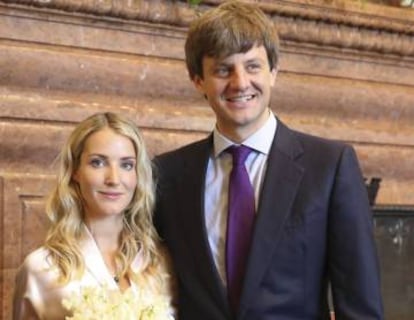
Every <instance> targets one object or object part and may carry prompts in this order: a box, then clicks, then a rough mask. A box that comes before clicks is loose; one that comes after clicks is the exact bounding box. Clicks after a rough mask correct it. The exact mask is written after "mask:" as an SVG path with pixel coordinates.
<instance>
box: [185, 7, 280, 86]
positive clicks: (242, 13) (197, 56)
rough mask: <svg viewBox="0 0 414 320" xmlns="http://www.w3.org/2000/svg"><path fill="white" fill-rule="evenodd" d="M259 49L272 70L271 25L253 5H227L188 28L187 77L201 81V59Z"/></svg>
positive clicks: (276, 43)
mask: <svg viewBox="0 0 414 320" xmlns="http://www.w3.org/2000/svg"><path fill="white" fill-rule="evenodd" d="M261 45H263V46H264V47H265V49H266V53H267V59H268V61H269V67H270V69H274V68H276V66H277V62H278V55H279V53H278V50H279V39H278V36H277V32H276V29H275V26H274V25H273V23H272V21H271V20H270V19H269V18H268V17H267V16H266V14H265V13H264V12H263V11H262V10H261V9H260V8H259V7H258V6H257V5H254V4H251V3H245V2H241V1H227V2H225V3H223V4H221V5H220V6H218V7H216V8H213V9H211V10H208V11H206V12H205V13H204V14H203V15H202V16H201V17H200V18H198V19H196V20H195V21H194V22H193V23H192V24H191V26H190V29H189V31H188V35H187V40H186V43H185V56H186V64H187V69H188V73H189V76H190V78H191V79H194V76H196V75H197V76H199V77H201V78H203V66H202V60H203V57H204V56H209V57H213V58H224V57H227V56H229V55H232V54H235V53H240V52H247V51H249V50H250V49H251V48H252V47H254V46H261Z"/></svg>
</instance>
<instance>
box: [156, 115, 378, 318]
mask: <svg viewBox="0 0 414 320" xmlns="http://www.w3.org/2000/svg"><path fill="white" fill-rule="evenodd" d="M211 149H212V136H210V137H208V138H207V139H205V140H202V141H199V142H196V143H194V144H191V145H188V146H185V147H183V148H181V149H179V150H175V151H172V152H169V153H166V154H163V155H161V156H159V157H157V158H156V159H155V164H156V170H158V173H157V174H158V192H157V197H158V198H157V206H156V212H155V223H156V227H157V230H158V231H159V233H160V235H161V237H162V238H163V239H164V240H165V242H166V244H167V246H168V247H169V249H170V251H171V254H172V258H173V261H174V265H175V268H176V272H177V276H178V283H179V305H178V308H179V320H195V319H197V320H203V319H206V320H207V319H208V320H224V319H245V320H255V319H261V320H267V319H269V320H270V319H272V320H282V319H283V320H285V319H286V320H288V319H289V320H299V319H301V320H311V319H328V318H329V310H328V309H329V308H328V299H327V296H328V294H327V291H328V287H329V285H328V283H329V282H330V283H331V286H332V297H333V303H334V308H335V314H336V319H347V320H349V319H355V320H370V319H383V315H382V301H381V294H380V282H379V270H378V263H377V257H376V249H375V243H374V240H373V235H372V217H371V211H370V207H369V203H368V197H367V192H366V188H365V185H364V182H363V178H362V176H361V172H360V169H359V166H358V162H357V159H356V155H355V152H354V150H353V149H352V148H351V147H350V146H347V145H345V144H341V143H337V142H333V141H329V140H325V139H321V138H317V137H313V136H310V135H306V134H303V133H299V132H296V131H293V130H290V129H289V128H287V127H286V126H285V125H284V124H283V123H282V122H281V121H278V127H277V131H276V138H275V139H274V141H273V144H272V147H271V150H270V154H269V158H268V166H267V171H266V177H265V179H264V184H263V189H262V191H261V195H260V201H259V207H258V213H257V219H256V225H255V231H254V236H253V243H252V247H251V252H250V256H249V261H248V266H247V272H246V277H245V281H244V290H243V293H242V297H241V302H240V309H239V312H238V315H237V317H234V316H232V315H231V312H230V309H229V305H228V302H227V298H226V291H225V289H224V287H223V284H222V283H221V280H220V278H219V275H218V272H217V269H216V267H215V264H214V262H213V258H212V255H211V253H210V249H209V244H208V240H207V232H206V228H205V223H204V180H205V175H206V167H207V163H208V156H209V154H210V152H211Z"/></svg>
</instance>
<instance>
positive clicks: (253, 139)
mask: <svg viewBox="0 0 414 320" xmlns="http://www.w3.org/2000/svg"><path fill="white" fill-rule="evenodd" d="M276 127H277V120H276V117H275V116H274V114H273V112H270V114H269V118H268V119H267V121H266V122H265V124H264V125H263V126H262V127H261V128H260V129H259V130H257V131H256V132H255V133H253V134H252V135H251V136H249V137H248V138H247V139H246V140H244V141H242V143H241V144H243V145H245V146H247V147H249V148H251V149H253V150H256V151H257V152H260V153H263V154H265V155H267V154H268V153H269V150H270V147H271V145H272V141H273V138H274V136H275V132H276ZM213 140H214V157H215V158H217V157H218V156H219V155H220V154H221V153H222V152H223V151H224V150H226V149H227V148H228V147H230V146H232V145H234V144H235V143H234V142H233V141H232V140H230V139H228V138H226V137H225V136H224V135H222V134H221V133H220V132H219V131H218V130H217V126H216V127H215V128H214V131H213Z"/></svg>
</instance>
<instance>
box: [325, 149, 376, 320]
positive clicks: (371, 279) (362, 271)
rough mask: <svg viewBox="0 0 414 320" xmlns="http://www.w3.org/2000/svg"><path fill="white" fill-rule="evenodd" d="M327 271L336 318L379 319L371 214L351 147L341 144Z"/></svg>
mask: <svg viewBox="0 0 414 320" xmlns="http://www.w3.org/2000/svg"><path fill="white" fill-rule="evenodd" d="M328 230H330V231H329V235H328V248H329V249H328V255H330V258H329V266H328V267H329V271H330V275H331V276H330V279H331V285H332V294H333V302H334V308H335V314H336V318H337V319H365V320H368V319H376V320H378V319H383V309H382V299H381V289H380V280H379V267H378V261H377V255H376V247H375V243H374V237H373V225H372V214H371V210H370V206H369V202H368V197H367V193H366V188H365V184H364V181H363V179H362V175H361V172H360V169H359V165H358V161H357V158H356V155H355V152H354V150H353V149H352V148H351V147H345V148H344V150H343V153H342V157H341V158H340V161H339V164H338V168H337V172H336V175H335V181H334V187H333V189H332V197H331V203H330V215H329V221H328Z"/></svg>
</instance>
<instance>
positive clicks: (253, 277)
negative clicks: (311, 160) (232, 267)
mask: <svg viewBox="0 0 414 320" xmlns="http://www.w3.org/2000/svg"><path fill="white" fill-rule="evenodd" d="M302 152H303V150H302V147H301V145H300V143H299V141H298V140H297V139H296V137H295V136H294V135H293V134H292V132H291V131H290V130H289V129H288V128H287V127H286V126H284V125H283V123H282V122H280V121H278V127H277V131H276V135H275V139H274V140H273V144H272V147H271V150H270V153H269V158H268V164H267V169H266V177H265V179H264V182H263V187H262V191H261V196H260V202H259V208H258V215H257V220H256V225H255V231H254V235H253V242H252V247H251V250H250V256H249V261H248V266H247V271H246V277H245V282H244V289H243V293H242V297H241V304H240V307H241V309H240V318H242V316H243V312H244V310H245V309H246V307H247V306H248V304H249V301H250V300H251V299H252V298H254V293H255V292H256V289H257V287H258V286H259V284H260V282H261V279H262V278H263V275H264V272H265V270H266V268H267V267H268V264H269V263H270V260H271V257H272V252H273V251H274V250H275V248H276V247H277V245H278V242H279V239H280V235H281V230H282V228H283V225H284V223H285V221H286V218H287V216H288V215H289V213H290V211H291V208H292V204H293V201H294V199H295V196H296V193H297V190H298V186H299V183H300V180H301V179H302V175H303V170H304V169H303V168H302V167H301V166H300V165H298V164H297V163H296V162H295V159H297V158H298V157H299V156H300V155H301V154H302Z"/></svg>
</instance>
